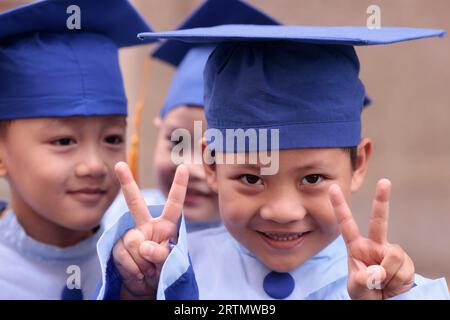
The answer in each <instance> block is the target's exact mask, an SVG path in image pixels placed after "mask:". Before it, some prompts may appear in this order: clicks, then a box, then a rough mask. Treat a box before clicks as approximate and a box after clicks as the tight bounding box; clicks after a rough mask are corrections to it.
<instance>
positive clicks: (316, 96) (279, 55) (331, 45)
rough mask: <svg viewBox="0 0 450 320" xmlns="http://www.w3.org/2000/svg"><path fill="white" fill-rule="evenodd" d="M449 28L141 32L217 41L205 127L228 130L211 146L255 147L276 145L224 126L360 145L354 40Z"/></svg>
mask: <svg viewBox="0 0 450 320" xmlns="http://www.w3.org/2000/svg"><path fill="white" fill-rule="evenodd" d="M444 34H445V32H444V31H442V30H435V29H418V28H388V27H383V28H381V29H374V30H370V29H368V28H367V27H319V26H316V27H314V26H254V25H253V26H252V25H228V26H217V27H211V28H194V29H189V30H177V31H169V32H159V33H141V34H140V35H139V37H141V38H144V39H161V38H163V39H171V40H182V41H185V42H188V43H200V44H218V45H217V47H216V48H215V50H214V52H213V53H212V54H211V55H210V57H209V59H208V62H207V64H206V68H205V72H204V78H205V114H206V120H207V123H208V128H210V129H216V130H219V131H220V132H221V133H222V136H223V137H225V139H224V140H223V143H220V142H217V143H215V144H214V148H215V149H216V150H218V151H256V150H261V149H262V148H263V149H264V148H271V146H269V145H267V144H261V143H260V142H258V143H257V145H256V148H255V146H254V145H253V146H249V145H248V143H247V142H245V143H241V144H239V143H237V144H236V143H234V142H235V137H233V136H232V135H227V130H228V129H234V130H237V129H244V130H245V129H249V128H252V129H256V130H259V129H264V130H267V129H277V130H278V133H279V145H278V147H277V148H279V149H296V148H333V147H351V146H355V145H357V144H358V143H359V141H360V136H361V111H362V109H363V105H364V100H365V89H364V86H363V84H362V82H361V81H360V79H359V69H360V65H359V60H358V57H357V55H356V52H355V50H354V48H353V46H358V45H383V44H390V43H396V42H400V41H408V40H415V39H420V38H428V37H435V36H443V35H444ZM268 134H269V135H270V132H269V133H268ZM229 139H231V140H232V141H230V140H229ZM269 140H270V139H269ZM241 142H242V141H241ZM259 146H262V147H259Z"/></svg>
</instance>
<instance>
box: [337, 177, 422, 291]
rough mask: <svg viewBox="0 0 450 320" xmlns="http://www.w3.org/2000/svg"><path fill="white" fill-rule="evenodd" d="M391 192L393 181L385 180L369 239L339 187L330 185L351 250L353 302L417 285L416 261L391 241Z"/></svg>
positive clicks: (380, 184) (378, 193)
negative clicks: (355, 218) (363, 233)
mask: <svg viewBox="0 0 450 320" xmlns="http://www.w3.org/2000/svg"><path fill="white" fill-rule="evenodd" d="M390 191H391V183H390V181H389V180H387V179H381V180H380V181H379V182H378V184H377V187H376V192H375V199H374V201H373V205H372V215H371V218H370V224H369V236H368V238H365V237H363V236H362V235H361V234H360V232H359V229H358V226H357V224H356V222H355V220H354V219H353V215H352V212H351V211H350V208H349V207H348V205H347V203H346V201H345V198H344V195H343V194H342V191H341V189H340V188H339V186H338V185H336V184H334V185H332V186H330V189H329V196H330V200H331V204H332V206H333V209H334V213H335V215H336V218H337V220H338V223H339V227H340V229H341V232H342V235H343V237H344V241H345V244H346V247H347V253H348V269H349V275H348V293H349V295H350V297H351V298H352V299H387V298H390V297H393V296H396V295H399V294H401V293H403V292H406V291H408V290H409V289H410V288H411V287H412V286H413V283H414V263H413V261H412V260H411V258H410V257H409V256H408V255H407V254H406V252H405V251H404V250H403V249H402V248H401V247H400V246H398V245H392V244H390V243H388V242H387V229H388V214H389V196H390Z"/></svg>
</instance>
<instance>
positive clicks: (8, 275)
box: [0, 209, 104, 300]
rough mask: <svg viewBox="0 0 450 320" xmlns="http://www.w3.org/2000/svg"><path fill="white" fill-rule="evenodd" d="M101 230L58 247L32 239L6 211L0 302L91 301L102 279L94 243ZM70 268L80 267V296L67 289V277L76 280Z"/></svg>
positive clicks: (0, 228) (0, 240) (0, 227)
mask: <svg viewBox="0 0 450 320" xmlns="http://www.w3.org/2000/svg"><path fill="white" fill-rule="evenodd" d="M103 230H104V229H103V226H101V228H100V229H98V230H97V231H96V233H95V234H94V235H93V236H91V237H89V238H87V239H85V240H83V241H81V242H79V243H77V244H75V245H73V246H69V247H65V248H59V247H55V246H53V245H48V244H45V243H41V242H39V241H36V240H35V239H33V238H31V237H30V236H29V235H28V234H27V233H26V231H25V230H24V229H23V227H22V226H21V225H20V223H19V221H18V220H17V218H16V215H15V213H14V211H13V210H12V209H8V210H7V211H6V212H5V213H4V214H3V216H2V218H1V219H0V257H1V261H2V263H0V288H1V290H0V300H2V299H13V300H15V299H21V300H22V299H23V300H36V299H39V300H47V299H51V300H59V299H82V298H83V299H90V298H92V296H93V294H94V293H95V291H96V288H97V283H98V282H99V281H100V278H101V269H100V264H99V261H98V255H97V252H96V244H97V242H98V240H99V238H100V235H101V234H102V232H103ZM11 266H14V267H11ZM69 266H77V267H79V270H80V273H79V276H80V278H79V279H77V283H78V280H79V281H80V282H79V284H80V289H81V290H82V295H81V294H80V293H81V291H78V290H76V289H73V290H70V289H68V287H67V281H68V280H69V277H72V278H71V279H73V280H75V278H73V276H74V275H75V274H74V273H73V271H70V270H69V269H68V267H69ZM68 272H69V273H68ZM64 288H65V289H64Z"/></svg>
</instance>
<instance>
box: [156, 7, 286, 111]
mask: <svg viewBox="0 0 450 320" xmlns="http://www.w3.org/2000/svg"><path fill="white" fill-rule="evenodd" d="M232 23H233V24H236V23H239V24H260V25H276V24H279V23H278V22H277V21H276V20H275V19H273V18H271V17H269V16H268V15H267V14H265V13H264V12H262V11H260V10H259V9H257V8H255V7H253V6H252V5H250V4H248V3H246V2H243V1H240V0H207V1H205V2H204V3H203V4H202V5H200V6H199V7H198V8H197V9H196V10H195V11H194V12H193V13H192V14H190V15H189V16H188V17H187V18H186V19H185V20H184V21H183V22H182V23H181V24H180V25H179V26H178V27H177V29H178V30H180V29H187V28H194V27H208V26H215V25H222V24H232ZM213 49H214V46H213V45H208V44H207V45H198V44H196V43H185V42H180V41H170V40H169V41H166V42H164V43H163V44H161V45H160V46H159V47H158V48H156V50H155V51H154V52H153V53H152V56H153V57H154V58H157V59H160V60H162V61H164V62H167V63H169V64H172V65H173V66H176V67H177V72H176V74H175V76H174V78H173V80H172V83H171V86H170V89H169V93H168V95H167V98H166V101H165V103H164V105H163V107H162V108H161V112H160V115H161V118H164V117H165V116H166V114H167V113H168V112H169V111H171V110H173V109H174V108H176V107H178V106H180V105H188V106H198V107H203V69H204V67H205V64H206V60H207V59H208V56H209V54H210V53H211V52H212V50H213Z"/></svg>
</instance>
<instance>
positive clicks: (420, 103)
mask: <svg viewBox="0 0 450 320" xmlns="http://www.w3.org/2000/svg"><path fill="white" fill-rule="evenodd" d="M93 1H95V0H93ZM24 2H27V1H15V0H2V1H0V11H2V10H5V9H6V8H10V7H13V6H15V5H18V4H20V3H24ZM132 2H133V3H134V4H135V5H136V6H137V8H138V10H139V11H140V12H141V13H142V14H143V15H144V16H145V17H146V18H147V19H148V21H149V22H150V24H151V26H152V27H153V28H154V29H155V30H157V31H163V30H168V29H171V28H174V27H176V26H177V25H178V24H179V23H180V22H181V21H182V19H183V18H184V17H185V16H186V15H187V14H188V13H189V12H190V11H191V10H193V9H194V8H195V7H196V6H197V5H199V4H200V3H201V2H202V1H201V0H170V1H165V0H134V1H132ZM249 2H250V3H252V4H254V5H256V6H258V7H259V8H261V9H263V10H265V11H266V12H267V13H269V14H271V15H272V16H274V17H275V18H277V19H278V20H280V21H281V22H282V23H285V24H307V25H365V23H366V20H367V17H368V14H367V13H366V9H367V7H368V6H369V5H372V4H376V5H378V6H380V8H381V23H382V26H414V27H427V28H440V29H445V30H448V31H450V1H448V0H433V1H426V0H395V1H393V0H380V1H368V0H271V1H268V0H249ZM103 14H108V12H107V8H105V12H104V13H103ZM153 48H154V45H148V46H144V47H140V48H130V49H123V50H122V52H121V54H120V58H121V65H122V69H123V73H124V77H125V85H126V91H127V94H128V98H129V108H130V114H132V109H133V106H134V104H135V103H136V100H137V96H138V92H139V90H140V87H141V86H144V85H145V89H146V90H147V92H148V99H147V102H146V104H145V110H144V114H143V116H144V117H143V128H142V131H141V135H142V138H141V158H140V162H139V165H140V179H141V184H142V187H153V186H154V182H153V176H152V170H151V166H152V157H153V153H152V151H153V147H154V140H155V130H154V127H153V124H152V119H153V118H154V117H155V116H156V115H157V114H158V111H159V108H160V106H161V105H162V103H163V101H164V95H165V93H166V92H167V89H168V85H169V83H170V79H171V76H172V75H173V72H174V70H172V68H170V67H169V66H167V65H164V64H162V63H160V62H158V61H153V62H152V63H151V66H150V68H151V76H150V81H149V83H148V84H144V83H143V82H142V77H143V74H142V70H143V67H142V66H143V62H144V61H145V59H147V58H148V53H149V52H150V50H151V49H153ZM357 51H358V54H359V57H360V60H361V66H362V67H361V78H362V79H363V81H364V83H365V86H366V89H367V92H368V94H369V95H370V97H372V99H373V100H374V103H373V105H372V106H371V107H370V108H368V109H367V110H366V111H365V112H364V114H363V133H364V135H365V136H369V137H371V138H373V140H374V141H375V148H374V150H375V152H374V156H373V158H372V161H371V164H370V169H369V173H368V176H367V178H366V181H365V184H364V187H363V188H362V190H361V191H360V192H359V193H358V194H356V195H355V197H354V200H353V201H354V202H353V208H354V209H353V211H354V215H355V216H356V219H357V222H358V223H359V225H360V228H361V229H362V230H363V231H364V232H365V233H367V223H368V217H369V214H370V207H371V202H372V196H373V193H374V188H375V183H376V182H377V180H378V179H380V178H383V177H387V178H389V179H390V180H391V181H392V183H393V193H392V202H391V214H390V220H389V223H390V225H389V240H390V241H391V242H395V243H399V244H401V245H402V246H403V247H404V248H405V250H406V251H407V252H408V253H409V254H410V256H411V257H412V258H413V260H414V262H415V265H416V270H417V272H418V273H421V274H422V275H425V276H428V277H433V278H434V277H440V276H445V277H446V279H447V282H448V283H450V248H449V247H450V38H449V37H446V38H443V39H427V40H420V41H415V42H409V43H399V44H395V45H390V46H373V47H360V48H357ZM129 124H130V129H131V125H132V121H130V122H129ZM0 197H1V198H7V197H8V191H7V187H6V184H5V183H4V182H2V183H1V185H0Z"/></svg>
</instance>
